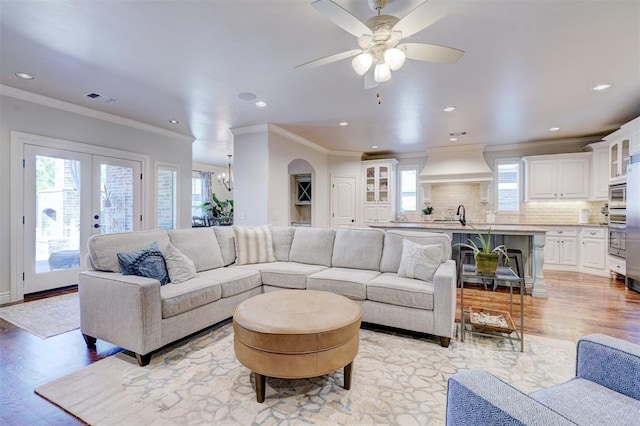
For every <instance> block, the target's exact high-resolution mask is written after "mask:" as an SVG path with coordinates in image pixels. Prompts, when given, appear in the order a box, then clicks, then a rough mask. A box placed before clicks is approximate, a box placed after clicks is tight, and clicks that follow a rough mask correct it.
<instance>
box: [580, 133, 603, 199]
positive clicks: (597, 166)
mask: <svg viewBox="0 0 640 426" xmlns="http://www.w3.org/2000/svg"><path fill="white" fill-rule="evenodd" d="M584 149H585V150H590V151H591V152H592V157H591V197H590V198H591V200H593V201H600V200H605V201H606V200H609V144H608V143H607V142H596V143H591V144H589V145H587V146H586V147H585V148H584Z"/></svg>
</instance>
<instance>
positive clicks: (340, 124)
mask: <svg viewBox="0 0 640 426" xmlns="http://www.w3.org/2000/svg"><path fill="white" fill-rule="evenodd" d="M348 125H349V123H348V122H346V121H341V122H339V123H338V126H342V127H344V126H348Z"/></svg>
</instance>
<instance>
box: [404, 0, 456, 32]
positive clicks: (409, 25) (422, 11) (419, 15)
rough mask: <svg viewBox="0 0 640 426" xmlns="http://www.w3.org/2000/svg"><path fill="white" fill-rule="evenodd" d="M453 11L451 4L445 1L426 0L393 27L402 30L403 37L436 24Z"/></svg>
mask: <svg viewBox="0 0 640 426" xmlns="http://www.w3.org/2000/svg"><path fill="white" fill-rule="evenodd" d="M450 11H451V5H449V4H443V3H430V2H429V1H428V0H426V1H425V2H424V3H422V4H420V5H419V6H418V7H416V8H415V9H413V10H412V11H411V12H409V13H407V14H406V15H405V16H404V18H402V19H401V20H400V21H398V23H397V24H396V25H395V26H394V27H393V29H394V30H398V31H401V32H402V38H406V37H409V36H411V35H414V34H415V33H417V32H420V31H422V30H424V29H425V28H427V27H428V26H430V25H433V24H435V23H436V22H438V21H439V20H440V19H442V18H443V17H444V16H445V15H447V14H448V13H449V12H450Z"/></svg>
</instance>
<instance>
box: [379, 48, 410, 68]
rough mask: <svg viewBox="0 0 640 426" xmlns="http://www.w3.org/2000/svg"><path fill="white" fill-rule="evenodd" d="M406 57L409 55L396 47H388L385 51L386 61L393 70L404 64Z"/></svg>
mask: <svg viewBox="0 0 640 426" xmlns="http://www.w3.org/2000/svg"><path fill="white" fill-rule="evenodd" d="M406 58H407V55H406V54H405V53H404V52H403V51H402V50H400V49H398V48H395V47H392V48H390V49H387V50H385V52H384V61H385V62H386V63H387V64H389V68H391V71H396V70H399V69H400V68H401V67H402V65H404V60H405V59H406Z"/></svg>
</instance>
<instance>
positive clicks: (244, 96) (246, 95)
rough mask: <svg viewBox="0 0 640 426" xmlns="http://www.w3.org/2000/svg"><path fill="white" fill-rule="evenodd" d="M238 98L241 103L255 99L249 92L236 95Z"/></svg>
mask: <svg viewBox="0 0 640 426" xmlns="http://www.w3.org/2000/svg"><path fill="white" fill-rule="evenodd" d="M238 97H239V98H240V99H242V100H243V101H252V100H254V99H255V98H256V95H254V94H253V93H249V92H242V93H239V94H238Z"/></svg>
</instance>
